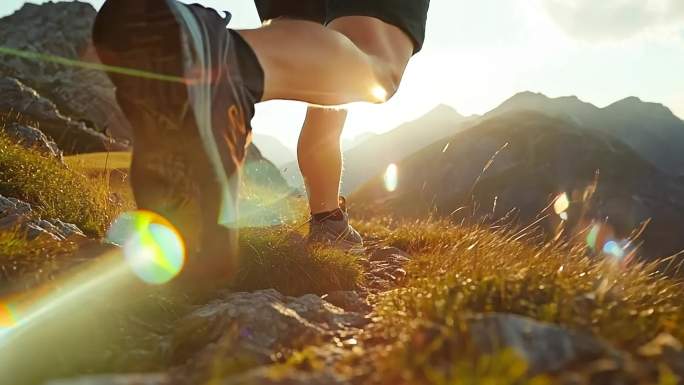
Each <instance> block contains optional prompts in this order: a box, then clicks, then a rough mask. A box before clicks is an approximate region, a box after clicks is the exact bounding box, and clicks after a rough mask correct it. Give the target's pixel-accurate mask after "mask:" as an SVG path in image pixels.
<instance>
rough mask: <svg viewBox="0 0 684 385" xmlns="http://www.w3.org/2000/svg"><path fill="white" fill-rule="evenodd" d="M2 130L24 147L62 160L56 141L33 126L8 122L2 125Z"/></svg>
mask: <svg viewBox="0 0 684 385" xmlns="http://www.w3.org/2000/svg"><path fill="white" fill-rule="evenodd" d="M2 131H4V132H5V134H6V135H7V136H8V137H9V138H10V139H12V140H14V141H15V142H16V143H18V144H20V145H22V146H24V147H26V148H29V149H32V150H35V151H37V152H39V153H41V154H43V155H46V156H48V157H50V158H55V159H57V160H58V161H60V162H62V161H63V160H64V159H63V156H62V150H60V149H59V147H57V143H55V142H54V141H53V140H52V139H50V138H48V137H47V136H46V135H45V134H43V132H42V131H40V130H39V129H37V128H35V127H31V126H27V125H23V124H19V123H10V124H9V125H6V126H5V127H3V128H2Z"/></svg>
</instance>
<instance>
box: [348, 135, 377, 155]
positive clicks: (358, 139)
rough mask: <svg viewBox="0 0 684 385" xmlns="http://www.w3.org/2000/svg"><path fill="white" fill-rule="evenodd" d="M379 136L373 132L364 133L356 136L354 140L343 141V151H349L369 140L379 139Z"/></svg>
mask: <svg viewBox="0 0 684 385" xmlns="http://www.w3.org/2000/svg"><path fill="white" fill-rule="evenodd" d="M378 136H380V135H378V134H376V133H373V132H364V133H363V134H361V135H357V136H355V137H354V138H353V139H342V151H349V150H351V149H353V148H354V147H356V146H359V145H361V144H363V143H365V142H367V141H368V140H371V139H374V138H377V137H378Z"/></svg>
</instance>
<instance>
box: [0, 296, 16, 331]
mask: <svg viewBox="0 0 684 385" xmlns="http://www.w3.org/2000/svg"><path fill="white" fill-rule="evenodd" d="M16 325H17V317H16V315H15V314H14V309H12V307H11V305H9V304H4V303H0V334H1V333H2V332H3V331H4V330H7V329H11V328H13V327H15V326H16Z"/></svg>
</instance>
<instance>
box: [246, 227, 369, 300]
mask: <svg viewBox="0 0 684 385" xmlns="http://www.w3.org/2000/svg"><path fill="white" fill-rule="evenodd" d="M240 239H241V244H242V251H241V256H240V259H241V265H240V272H239V273H238V277H237V280H236V283H235V288H236V289H237V290H247V291H252V290H259V289H269V288H274V289H276V290H278V291H280V292H281V293H283V294H285V295H291V296H297V295H303V294H310V293H315V294H325V293H330V292H333V291H339V290H353V289H354V288H356V287H357V285H358V284H360V283H361V282H362V268H361V265H360V264H359V261H358V257H357V256H355V255H351V254H348V253H344V252H342V251H339V250H332V249H325V248H313V249H311V248H309V247H308V246H307V245H306V243H305V241H304V239H303V238H302V237H301V235H300V234H299V233H298V232H296V231H293V230H291V229H290V230H288V229H284V228H278V227H272V228H261V229H260V228H251V229H245V230H243V231H242V232H241V234H240Z"/></svg>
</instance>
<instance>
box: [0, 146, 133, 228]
mask: <svg viewBox="0 0 684 385" xmlns="http://www.w3.org/2000/svg"><path fill="white" fill-rule="evenodd" d="M0 194H2V195H4V196H6V197H13V198H18V199H21V200H23V201H26V202H28V203H30V204H31V205H32V206H33V208H34V209H35V210H36V212H37V214H38V215H40V216H42V217H45V218H58V219H61V220H63V221H65V222H69V223H73V224H75V225H77V226H78V227H79V228H80V229H81V230H83V231H84V232H86V233H87V234H89V235H94V236H101V235H103V234H104V232H105V230H106V228H107V226H108V225H109V223H110V222H111V221H112V220H113V219H114V218H115V217H116V216H117V215H118V214H119V212H120V211H121V209H122V206H123V203H122V202H118V201H117V200H115V199H113V198H112V195H111V194H110V190H109V186H108V185H107V184H106V183H104V180H101V181H100V182H99V183H98V180H96V179H91V178H88V177H86V176H85V175H83V174H81V173H79V172H77V171H75V170H72V169H70V168H68V167H65V166H64V165H62V164H60V163H59V162H58V161H56V160H54V159H51V158H46V157H44V156H42V155H41V154H39V153H37V152H35V151H31V150H27V149H25V148H24V147H22V146H20V145H17V144H14V143H13V142H12V141H11V140H9V139H7V138H6V137H4V136H3V135H1V134H0Z"/></svg>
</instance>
